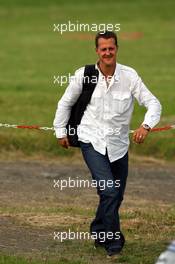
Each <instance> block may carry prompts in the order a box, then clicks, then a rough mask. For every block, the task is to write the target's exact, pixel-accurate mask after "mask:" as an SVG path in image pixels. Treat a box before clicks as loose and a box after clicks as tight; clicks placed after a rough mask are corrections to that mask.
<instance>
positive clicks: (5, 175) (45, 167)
mask: <svg viewBox="0 0 175 264" xmlns="http://www.w3.org/2000/svg"><path fill="white" fill-rule="evenodd" d="M0 167H1V170H0V207H1V208H2V210H1V214H0V251H1V252H4V253H10V254H12V253H14V254H21V253H22V254H28V253H32V254H35V255H36V254H42V253H43V252H44V253H45V254H47V252H48V253H54V252H57V254H61V250H62V245H60V244H59V245H58V244H57V243H55V241H54V240H53V232H54V231H55V229H56V228H57V229H59V228H60V227H63V226H65V227H68V226H69V225H73V224H80V225H81V224H82V225H83V224H86V223H87V224H88V223H89V222H90V221H91V218H92V217H91V216H89V214H87V215H86V214H83V213H81V210H82V212H83V210H87V212H89V210H92V209H94V210H95V208H96V205H97V202H98V198H97V195H96V190H95V189H92V188H91V189H89V188H86V189H76V190H75V189H74V190H73V189H71V188H67V189H66V188H65V189H64V191H60V190H58V189H56V188H54V187H53V186H54V183H53V180H54V179H55V180H58V179H65V178H68V177H71V178H74V179H75V178H79V179H90V174H89V172H88V170H87V168H86V166H85V165H84V163H83V161H82V163H81V160H80V162H79V164H76V163H75V164H74V163H72V164H71V166H70V164H68V163H66V162H57V163H56V162H44V161H15V162H13V161H11V162H10V161H9V162H8V161H1V162H0ZM174 186H175V167H173V166H171V167H170V166H160V165H159V164H153V163H148V164H145V165H144V164H143V165H139V166H138V165H134V164H133V165H130V171H129V177H128V183H127V189H126V194H125V201H124V203H123V207H125V206H130V205H132V207H133V206H134V201H139V200H140V201H146V202H147V203H149V201H150V203H159V204H160V203H162V204H163V205H166V204H172V203H174ZM137 204H138V203H137ZM136 206H137V205H136ZM48 208H58V212H55V214H54V213H53V212H52V214H50V213H49V209H48ZM59 208H60V211H59ZM62 208H64V210H63V209H62ZM66 208H67V209H66ZM71 208H73V209H72V211H70V210H71ZM47 210H48V214H47ZM62 210H63V211H62ZM37 211H38V212H37Z"/></svg>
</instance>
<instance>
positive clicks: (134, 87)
mask: <svg viewBox="0 0 175 264" xmlns="http://www.w3.org/2000/svg"><path fill="white" fill-rule="evenodd" d="M95 44H96V53H97V55H98V58H99V59H98V62H97V63H96V69H97V70H98V71H99V78H98V82H97V85H96V87H95V89H94V92H93V94H92V97H91V100H90V103H89V104H88V105H87V107H86V110H85V112H84V115H83V117H82V119H81V122H80V125H79V126H78V139H79V142H80V147H81V151H82V154H83V157H84V160H85V162H86V164H87V166H88V168H89V170H90V172H91V174H92V178H93V180H96V182H97V183H98V186H97V193H98V195H99V205H98V208H97V212H96V217H95V219H94V220H93V221H92V223H91V226H90V232H91V234H98V236H97V239H96V240H95V246H104V247H105V249H106V251H107V254H108V256H115V255H117V254H118V253H120V251H121V250H122V248H123V246H124V243H125V238H124V235H123V234H122V232H121V229H120V219H119V212H118V211H119V207H120V205H121V202H122V200H123V195H124V190H125V185H126V179H127V175H128V147H129V124H130V120H131V116H132V112H133V103H134V98H136V99H137V101H138V103H139V104H140V105H144V106H145V107H146V108H147V112H146V114H145V117H144V121H143V123H142V124H141V125H140V127H139V128H138V129H136V130H135V132H134V134H133V141H134V142H135V143H138V144H140V143H143V142H144V140H145V138H146V137H147V135H148V133H149V131H150V129H151V128H153V127H154V126H155V125H156V124H157V123H158V122H159V120H160V114H161V105H160V103H159V101H158V100H157V99H156V97H155V96H154V95H153V94H152V93H151V92H150V91H149V90H148V89H147V88H146V86H145V85H144V84H143V82H142V80H141V78H140V77H139V76H138V74H137V72H136V71H135V70H134V69H132V68H130V67H127V66H124V65H121V64H119V63H116V58H117V52H118V43H117V36H116V34H115V33H114V32H109V31H106V32H103V33H101V32H99V33H98V34H97V35H96V39H95ZM83 76H84V67H82V68H80V69H78V70H77V71H76V72H75V76H74V79H72V81H71V82H70V84H69V85H68V87H67V89H66V91H65V93H64V95H63V96H62V98H61V100H60V101H59V103H58V108H57V111H56V115H55V120H54V127H55V131H56V137H57V138H58V141H59V144H60V145H61V146H63V147H64V148H68V147H69V141H68V138H67V136H66V124H67V122H68V119H69V117H70V112H71V107H72V106H73V105H74V104H75V102H76V101H77V99H78V97H79V96H80V94H81V92H82V79H83ZM80 80H81V81H80ZM102 180H103V181H104V182H105V183H106V185H105V188H104V189H103V190H102V189H101V188H100V184H99V183H100V181H102ZM116 183H119V184H116ZM102 232H103V233H105V240H102V239H101V237H100V234H101V233H102Z"/></svg>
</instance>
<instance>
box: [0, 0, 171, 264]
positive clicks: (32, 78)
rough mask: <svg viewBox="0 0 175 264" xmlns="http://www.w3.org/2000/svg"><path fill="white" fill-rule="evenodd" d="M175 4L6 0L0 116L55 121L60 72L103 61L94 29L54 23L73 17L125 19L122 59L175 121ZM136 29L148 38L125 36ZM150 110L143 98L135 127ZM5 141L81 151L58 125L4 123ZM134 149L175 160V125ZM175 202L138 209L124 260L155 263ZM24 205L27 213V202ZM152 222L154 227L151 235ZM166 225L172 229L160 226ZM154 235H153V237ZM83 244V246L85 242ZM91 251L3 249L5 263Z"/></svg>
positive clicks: (53, 151) (15, 146)
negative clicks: (38, 254)
mask: <svg viewBox="0 0 175 264" xmlns="http://www.w3.org/2000/svg"><path fill="white" fill-rule="evenodd" d="M174 10H175V2H174V1H173V0H167V1H163V0H155V1H151V0H147V1H146V0H145V1H144V0H133V1H130V0H123V1H122V0H117V1H114V0H108V1H105V0H93V1H92V0H89V1H83V0H81V1H80V0H78V1H73V0H66V1H65V0H64V1H63V0H50V1H49V0H42V1H41V0H38V1H34V0H31V1H29V0H6V1H5V0H4V1H2V0H0V123H9V124H19V125H40V126H48V127H52V126H53V119H54V115H55V110H56V106H57V101H58V99H59V98H60V97H61V95H62V94H63V92H64V90H65V88H66V85H64V86H63V87H59V86H58V85H54V83H53V80H54V78H53V76H54V75H55V76H57V75H63V74H66V75H67V73H69V72H70V73H72V74H73V73H74V71H75V70H76V69H77V68H79V67H81V66H83V65H85V64H90V63H94V62H95V61H96V54H95V51H94V42H93V40H92V39H91V38H89V39H88V38H87V33H88V32H86V33H81V34H82V35H81V37H80V36H78V34H77V33H76V34H74V33H65V34H63V35H60V34H59V33H58V32H54V31H53V24H54V23H55V24H58V23H67V21H69V20H70V21H71V22H72V23H76V22H77V21H79V23H90V24H92V23H97V24H100V23H105V24H108V23H110V24H117V23H120V28H121V30H120V32H119V34H118V39H119V54H118V61H119V62H120V63H121V64H126V65H129V66H131V67H133V68H135V69H136V70H137V72H138V73H139V74H140V75H141V77H142V79H143V80H144V83H145V84H146V85H147V86H148V88H149V89H150V90H151V91H152V92H153V93H154V94H155V95H156V96H157V97H158V98H159V100H160V102H161V104H162V107H163V112H162V118H161V122H160V123H159V126H164V125H174V124H175V104H174V102H175V91H174V86H175V60H174V58H175V49H174V43H175V28H174V24H175V16H174ZM133 32H139V34H140V36H141V37H140V38H138V39H137V38H136V39H129V38H124V33H127V34H131V33H133ZM131 35H132V34H131ZM83 36H84V37H83ZM94 36H95V33H94ZM144 113H145V109H144V108H141V107H139V106H138V104H137V103H136V105H135V110H134V114H133V119H132V123H131V129H135V128H137V127H138V126H139V125H140V123H141V122H142V121H143V117H144ZM0 146H1V150H0V156H1V157H3V158H4V157H5V158H6V157H8V156H11V155H12V156H16V157H18V155H19V156H20V155H25V156H27V157H28V156H34V157H35V156H36V157H37V156H38V157H40V156H43V157H58V159H59V157H60V156H63V155H66V156H69V155H70V156H71V155H73V154H74V153H76V152H77V151H78V150H76V149H71V150H69V151H67V150H64V149H62V148H61V147H59V146H58V145H57V142H56V139H55V136H54V135H53V132H43V131H36V130H22V129H13V128H9V129H7V128H0ZM130 152H131V153H133V154H137V155H145V156H152V157H154V158H160V159H166V160H172V161H174V160H175V130H171V131H167V132H158V133H153V134H150V135H149V137H148V139H147V140H146V142H145V143H144V144H143V145H135V144H133V143H132V142H131V145H130ZM172 208H173V209H171V208H170V210H169V208H167V209H165V210H163V211H162V212H161V211H160V212H159V210H161V206H159V207H156V206H155V208H153V210H152V211H151V213H150V212H149V210H148V208H147V209H146V210H147V211H146V210H145V209H144V208H142V210H140V211H139V209H138V210H136V212H137V213H138V215H137V217H140V218H141V219H142V220H143V221H142V222H141V223H140V224H138V226H137V223H136V225H135V226H134V228H133V229H132V232H135V231H136V230H137V233H138V234H139V236H140V237H141V236H142V239H140V238H138V241H137V242H136V241H133V242H132V235H133V233H132V234H131V233H129V231H128V233H127V235H128V237H129V239H130V242H129V245H128V247H127V248H126V249H125V251H124V255H123V256H122V257H120V263H124V264H151V263H153V262H152V261H153V260H154V259H155V258H156V257H157V256H158V254H159V252H161V251H162V250H163V249H164V248H165V244H164V243H163V240H165V239H167V240H168V239H169V238H170V237H172V225H173V221H174V220H173V219H174V207H172ZM156 209H158V210H157V211H156ZM20 212H22V213H23V209H21V211H20ZM38 213H40V212H38ZM91 213H92V214H93V212H91ZM132 214H133V215H130V216H129V218H132V217H133V218H134V217H135V215H134V212H133V213H132ZM122 217H123V219H126V218H127V214H126V215H125V213H124V212H123V214H122ZM150 221H151V228H152V233H149V235H148V234H147V227H148V225H149V224H150ZM163 226H166V228H165V229H164V230H163V231H162V232H160V230H161V228H162V227H163ZM87 228H88V227H87ZM125 229H126V230H127V228H125ZM159 233H160V234H159ZM148 237H149V238H150V241H146V239H147V238H148ZM155 238H156V241H157V244H155V243H151V239H152V240H154V239H155ZM144 239H145V240H144ZM159 241H160V242H159ZM66 245H67V244H66ZM66 245H65V248H64V250H65V252H66ZM76 245H77V246H78V247H79V244H76ZM76 245H75V246H76ZM91 250H92V249H91V248H90V245H89V244H86V243H84V244H82V252H83V253H84V254H85V255H89V254H91V253H92V252H91ZM134 250H136V251H137V252H136V256H133V254H132V253H133V251H134ZM80 253H81V252H80ZM83 253H82V255H80V257H79V256H78V255H76V256H75V255H74V253H73V252H71V253H70V256H69V258H68V259H64V257H63V259H62V260H61V259H60V260H59V262H57V261H54V260H53V261H51V260H48V261H42V260H37V259H36V260H26V259H25V258H23V257H17V256H5V255H1V256H0V263H2V264H28V263H30V264H40V263H47V264H55V263H59V264H62V263H68V264H87V263H90V262H87V259H86V258H85V257H83ZM65 255H66V253H65ZM145 256H146V257H145ZM73 257H75V261H74V260H73ZM71 258H72V259H71ZM96 258H97V257H96ZM99 258H100V256H99ZM102 258H104V254H103V255H102V257H101V259H102ZM88 261H91V259H90V258H89V259H88ZM97 263H98V262H97ZM99 263H100V262H99Z"/></svg>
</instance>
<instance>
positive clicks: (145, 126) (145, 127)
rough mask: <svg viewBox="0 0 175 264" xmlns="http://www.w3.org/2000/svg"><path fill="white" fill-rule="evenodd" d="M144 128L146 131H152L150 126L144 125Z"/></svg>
mask: <svg viewBox="0 0 175 264" xmlns="http://www.w3.org/2000/svg"><path fill="white" fill-rule="evenodd" d="M142 127H143V128H144V129H146V130H148V131H150V130H151V128H150V127H149V126H148V125H146V124H142Z"/></svg>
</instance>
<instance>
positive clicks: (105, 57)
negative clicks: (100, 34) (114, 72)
mask: <svg viewBox="0 0 175 264" xmlns="http://www.w3.org/2000/svg"><path fill="white" fill-rule="evenodd" d="M96 53H97V54H98V56H99V60H100V62H101V63H103V64H105V65H106V66H112V65H114V64H115V63H116V56H117V47H116V45H115V40H114V39H113V38H109V39H104V38H99V39H98V47H97V48H96Z"/></svg>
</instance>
